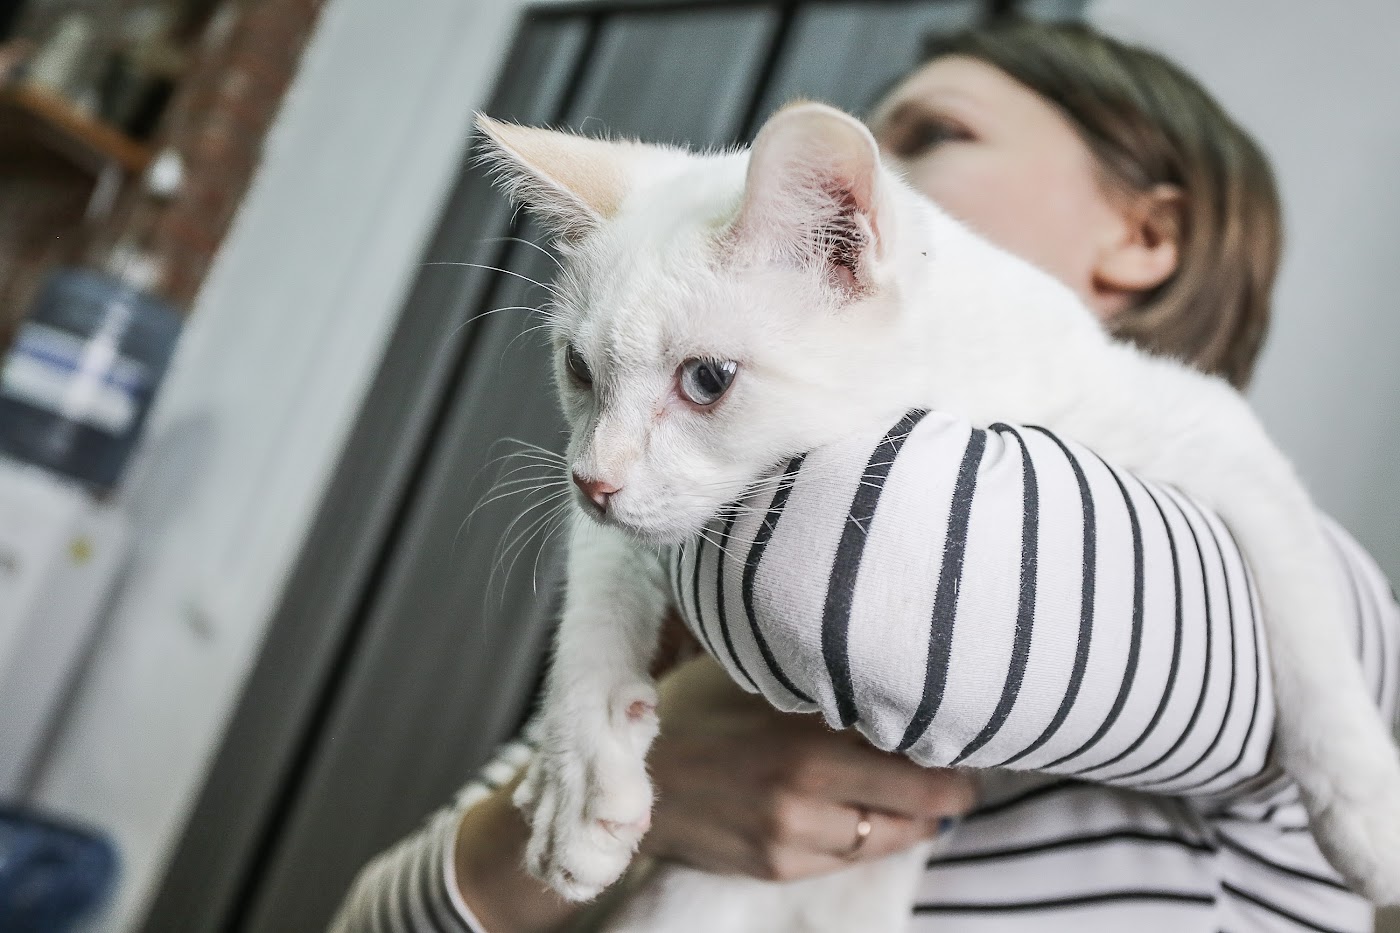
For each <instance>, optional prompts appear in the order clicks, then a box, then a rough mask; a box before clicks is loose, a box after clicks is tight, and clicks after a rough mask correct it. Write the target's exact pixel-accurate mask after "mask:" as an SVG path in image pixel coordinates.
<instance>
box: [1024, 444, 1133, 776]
mask: <svg viewBox="0 0 1400 933" xmlns="http://www.w3.org/2000/svg"><path fill="white" fill-rule="evenodd" d="M1095 457H1096V458H1097V459H1098V461H1099V463H1102V464H1103V468H1104V469H1105V470H1107V471H1108V474H1109V476H1112V477H1113V482H1114V483H1116V484H1117V485H1118V491H1119V493H1121V494H1122V496H1123V505H1124V506H1125V507H1126V508H1127V510H1128V525H1129V527H1130V528H1131V530H1132V536H1133V630H1132V635H1131V637H1130V640H1129V642H1128V662H1127V663H1128V667H1127V670H1125V671H1124V672H1123V682H1122V683H1121V684H1120V685H1119V686H1118V696H1116V697H1114V699H1113V706H1112V707H1111V708H1110V709H1109V711H1108V716H1107V717H1105V718H1104V721H1103V722H1102V723H1101V724H1100V725H1099V728H1098V730H1097V731H1095V732H1094V734H1093V735H1091V736H1089V738H1088V739H1086V740H1085V741H1084V743H1083V744H1082V745H1080V746H1079V747H1078V748H1076V749H1075V750H1074V751H1072V752H1070V753H1069V754H1067V755H1061V756H1060V757H1059V758H1056V759H1055V760H1054V761H1052V762H1050V763H1049V764H1046V765H1042V766H1041V770H1049V769H1051V768H1054V767H1058V766H1059V765H1062V764H1064V763H1065V762H1067V761H1070V760H1071V759H1074V758H1078V757H1079V756H1080V755H1082V754H1084V753H1085V752H1087V751H1088V750H1089V749H1091V748H1093V747H1094V746H1095V745H1097V744H1099V740H1100V739H1102V738H1103V737H1104V736H1105V735H1107V734H1108V730H1109V729H1112V728H1113V724H1114V723H1116V722H1117V721H1118V717H1119V715H1120V714H1121V713H1122V712H1123V706H1124V704H1125V703H1127V701H1128V693H1129V691H1131V690H1132V688H1133V679H1134V678H1135V677H1137V666H1138V652H1139V651H1141V649H1142V594H1143V579H1142V526H1141V524H1139V522H1138V514H1137V508H1136V507H1135V506H1134V505H1133V499H1132V497H1131V496H1129V495H1128V487H1126V486H1124V485H1123V479H1122V477H1120V476H1119V475H1118V472H1117V471H1116V470H1114V469H1113V467H1111V466H1109V465H1108V464H1107V463H1104V460H1103V458H1102V457H1098V455H1097V454H1095ZM1144 488H1146V487H1144Z"/></svg>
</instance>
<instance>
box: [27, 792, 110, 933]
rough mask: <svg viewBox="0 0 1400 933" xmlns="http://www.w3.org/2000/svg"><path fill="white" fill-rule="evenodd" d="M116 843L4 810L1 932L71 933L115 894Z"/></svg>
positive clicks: (88, 831) (82, 831)
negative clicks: (108, 896) (109, 896)
mask: <svg viewBox="0 0 1400 933" xmlns="http://www.w3.org/2000/svg"><path fill="white" fill-rule="evenodd" d="M116 874H117V853H116V849H114V848H113V846H112V844H111V843H110V842H108V841H107V840H106V839H105V838H103V837H101V836H99V835H98V834H96V833H94V832H92V831H91V830H87V829H82V828H79V827H76V826H71V825H68V824H65V823H62V822H59V821H57V820H54V819H51V818H49V817H45V816H41V815H39V814H36V813H30V812H26V811H23V810H16V809H11V808H7V807H5V808H0V930H4V931H5V933H70V931H72V930H75V929H76V925H77V923H78V922H79V921H81V920H82V919H83V918H84V917H85V916H86V915H88V914H89V913H90V912H91V910H92V909H93V908H94V907H96V906H97V905H98V904H100V903H101V902H102V901H103V900H104V899H105V898H106V897H107V895H108V894H109V893H110V891H111V889H112V882H113V881H114V880H115V878H116Z"/></svg>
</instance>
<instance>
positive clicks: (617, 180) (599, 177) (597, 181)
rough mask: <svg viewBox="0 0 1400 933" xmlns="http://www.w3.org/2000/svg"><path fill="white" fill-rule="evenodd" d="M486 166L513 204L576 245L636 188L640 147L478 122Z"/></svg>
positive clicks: (479, 117) (478, 119)
mask: <svg viewBox="0 0 1400 933" xmlns="http://www.w3.org/2000/svg"><path fill="white" fill-rule="evenodd" d="M476 125H477V128H478V129H479V130H480V131H481V133H482V135H483V136H484V137H485V138H486V140H487V143H488V148H487V150H486V152H485V153H483V158H484V160H485V161H487V162H488V163H490V164H491V165H492V168H493V169H494V170H495V171H496V173H497V175H498V177H499V179H500V181H501V183H502V185H503V187H504V188H505V189H506V193H507V194H508V195H509V196H510V198H511V200H513V201H515V202H516V203H518V204H521V205H523V206H524V207H525V208H526V209H528V210H529V211H531V212H532V213H534V214H536V215H538V216H539V218H540V219H541V220H542V221H544V223H545V224H546V225H547V226H548V227H549V228H550V229H551V231H552V232H554V233H555V234H557V235H559V236H561V237H563V238H565V239H574V238H577V237H579V236H582V235H583V234H585V233H587V232H588V231H590V230H592V229H594V228H595V227H596V226H597V225H598V224H599V223H600V222H602V221H603V220H605V219H607V218H609V217H612V216H613V215H614V214H616V213H617V211H618V208H619V207H620V206H621V205H622V200H623V198H625V197H626V196H627V193H628V191H629V190H631V186H632V185H633V184H635V181H636V179H635V177H634V175H635V173H634V170H635V169H636V168H637V165H636V161H637V160H636V156H637V153H636V152H635V151H634V150H637V149H643V148H646V147H643V146H641V145H640V144H638V143H631V142H619V141H613V140H606V139H591V138H589V137H587V136H578V135H575V134H573V133H563V132H559V131H557V130H548V129H540V128H537V127H533V126H520V125H518V124H515V123H505V122H502V121H500V120H493V119H491V118H490V117H488V116H485V115H484V114H477V116H476Z"/></svg>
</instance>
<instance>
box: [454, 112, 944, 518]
mask: <svg viewBox="0 0 1400 933" xmlns="http://www.w3.org/2000/svg"><path fill="white" fill-rule="evenodd" d="M479 125H480V127H481V129H482V131H483V132H484V133H485V134H486V136H487V137H488V138H489V140H490V143H491V147H490V148H491V158H492V160H493V161H494V163H495V167H496V168H497V170H498V171H499V174H500V176H501V177H502V179H503V180H504V182H505V184H506V186H507V188H508V189H509V190H510V192H511V194H512V195H513V196H514V197H515V198H516V199H517V201H518V202H520V203H522V204H523V205H524V206H525V207H526V208H527V209H529V210H530V211H531V212H532V213H534V214H535V215H536V216H538V217H539V218H541V219H542V220H543V221H544V222H545V224H546V225H547V226H548V227H549V228H550V230H551V231H552V232H553V233H554V234H555V235H556V238H557V242H558V244H559V247H560V252H561V256H562V258H563V266H564V272H563V274H562V275H561V276H560V277H559V279H558V280H557V281H556V283H555V286H556V287H555V290H554V293H553V296H552V298H551V303H552V308H551V320H552V325H551V328H550V330H551V333H552V337H553V346H554V364H555V382H556V385H557V388H558V391H559V396H560V400H561V402H562V405H563V409H564V413H565V415H566V417H567V419H568V422H569V425H570V428H571V431H572V438H571V441H570V444H569V450H568V463H569V464H570V469H571V472H572V473H573V476H574V478H575V483H576V485H577V493H578V499H579V504H580V505H581V506H582V507H583V508H584V509H585V511H589V512H591V513H592V514H593V515H594V516H595V517H599V518H603V519H605V520H606V521H608V522H610V523H613V524H616V525H617V526H618V527H621V528H622V529H624V530H626V531H628V532H630V533H632V534H633V535H635V536H637V537H640V538H642V539H644V540H647V541H650V542H651V543H654V544H666V543H673V542H676V541H679V540H681V539H684V538H685V537H688V536H689V535H692V534H694V533H695V532H696V531H698V530H699V529H700V528H701V527H703V526H704V524H705V523H706V522H707V521H708V520H709V519H710V518H711V517H712V516H714V514H715V513H716V511H717V510H718V509H719V507H720V506H722V505H723V504H725V503H727V502H730V501H732V500H734V499H736V498H737V497H738V496H739V495H740V494H741V493H742V492H743V491H744V490H745V488H746V487H748V486H749V485H750V484H751V483H752V482H753V481H755V480H757V479H759V478H761V477H763V476H764V475H766V474H770V473H771V471H772V470H773V469H774V468H775V466H777V465H779V464H781V463H782V462H783V461H784V460H785V459H786V458H788V457H790V456H792V455H794V454H797V453H800V452H803V451H806V450H809V449H811V448H812V447H815V446H818V445H820V444H823V443H827V442H830V441H832V440H835V439H837V438H839V437H841V436H843V435H844V434H846V433H849V432H850V431H851V430H853V429H855V428H857V427H861V426H863V427H869V426H870V423H871V418H872V417H878V416H881V415H888V414H890V413H897V412H898V411H900V410H901V406H902V404H903V403H902V402H901V401H900V399H901V397H906V398H907V391H902V388H901V386H900V378H899V375H898V372H899V369H900V367H899V366H898V365H897V364H895V362H894V357H897V356H898V351H899V341H900V333H901V321H900V313H899V311H900V302H899V292H900V289H901V287H902V279H901V271H900V270H901V267H902V266H903V267H907V265H908V264H907V263H905V264H901V262H900V256H899V252H900V249H901V237H899V236H898V235H896V228H897V226H899V225H900V224H908V223H911V222H915V220H916V217H915V214H911V212H910V211H909V209H908V207H907V198H908V194H907V190H906V189H903V188H902V185H901V183H900V182H899V181H898V180H897V179H896V178H895V177H894V176H893V175H892V174H891V173H890V172H889V171H888V170H887V169H885V168H884V167H883V166H882V164H881V162H880V157H879V152H878V149H877V146H876V143H875V141H874V139H873V138H872V137H871V135H870V133H869V131H868V130H866V128H865V127H864V126H863V125H862V124H861V123H860V122H859V121H857V120H856V119H854V118H853V117H850V116H848V115H846V114H844V113H841V112H840V111H838V110H834V109H832V108H830V107H826V106H823V105H820V104H811V103H803V104H795V105H792V106H789V107H787V108H784V109H783V110H781V111H779V112H778V113H777V114H775V115H774V116H773V117H772V118H771V119H770V120H769V121H768V122H767V123H766V124H765V125H764V127H763V129H762V130H761V132H760V133H759V135H758V138H757V139H756V141H755V143H754V145H753V147H752V149H751V150H750V151H748V152H722V153H692V152H688V151H685V150H682V149H677V148H672V147H662V146H652V145H646V144H642V143H637V142H631V141H619V140H600V139H589V138H585V137H580V136H575V135H571V134H566V133H560V132H555V131H551V130H545V129H535V128H529V127H521V126H515V125H511V124H504V123H500V122H497V121H494V120H490V119H487V118H484V117H483V118H480V120H479ZM906 239H907V238H906ZM892 355H893V356H892Z"/></svg>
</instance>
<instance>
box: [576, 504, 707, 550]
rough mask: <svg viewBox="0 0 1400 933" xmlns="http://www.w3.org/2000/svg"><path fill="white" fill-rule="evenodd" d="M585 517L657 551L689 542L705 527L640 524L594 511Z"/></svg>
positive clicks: (677, 523)
mask: <svg viewBox="0 0 1400 933" xmlns="http://www.w3.org/2000/svg"><path fill="white" fill-rule="evenodd" d="M587 515H588V517H589V518H591V519H592V520H593V521H595V522H597V523H598V524H600V525H603V526H605V527H608V528H614V529H616V530H617V531H620V532H622V533H623V534H625V535H627V537H629V538H631V539H632V540H634V541H636V542H637V543H638V544H641V545H644V546H646V547H649V548H653V549H655V550H658V551H662V550H666V549H667V548H673V547H676V546H678V545H681V544H683V543H685V542H686V541H689V540H690V539H691V538H694V537H695V536H696V535H698V534H700V533H701V532H702V531H704V530H705V525H706V523H705V522H700V523H699V524H686V523H683V522H667V523H666V524H664V525H653V524H649V523H648V524H642V523H640V522H635V521H629V520H628V519H627V518H626V517H620V516H617V515H614V514H609V515H607V516H602V515H599V514H598V513H597V512H594V511H589V512H587Z"/></svg>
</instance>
